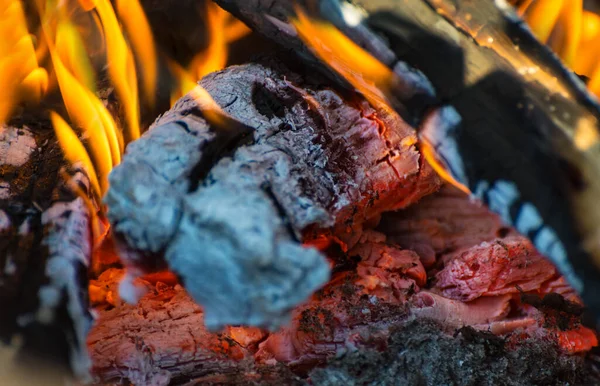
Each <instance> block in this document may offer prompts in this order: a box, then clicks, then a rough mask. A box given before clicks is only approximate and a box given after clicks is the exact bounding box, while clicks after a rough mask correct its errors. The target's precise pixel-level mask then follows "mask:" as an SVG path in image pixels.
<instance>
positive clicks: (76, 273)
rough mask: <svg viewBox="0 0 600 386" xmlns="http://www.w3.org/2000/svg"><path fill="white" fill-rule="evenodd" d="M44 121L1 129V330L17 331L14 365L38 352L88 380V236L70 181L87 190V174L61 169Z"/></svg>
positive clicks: (11, 334)
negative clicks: (67, 174) (19, 343)
mask: <svg viewBox="0 0 600 386" xmlns="http://www.w3.org/2000/svg"><path fill="white" fill-rule="evenodd" d="M47 124H48V122H47V121H43V120H41V121H39V122H38V123H37V124H36V125H26V124H21V125H20V126H14V125H8V126H2V127H0V138H2V140H1V141H0V146H1V147H0V170H1V171H2V180H3V181H2V190H1V192H2V193H1V197H0V218H1V220H0V222H1V223H2V225H1V227H0V240H1V242H0V266H2V267H3V268H2V270H1V271H0V308H1V309H2V313H1V316H0V335H1V336H2V338H3V340H5V341H11V340H12V339H14V338H15V337H20V341H21V342H22V343H21V348H20V353H19V354H18V358H20V359H19V362H22V363H18V362H15V363H14V364H13V365H14V366H20V365H23V364H26V363H31V360H33V358H39V357H41V359H42V360H44V361H46V360H51V361H55V362H56V363H57V364H59V365H61V366H64V367H62V369H63V372H64V373H68V372H69V370H68V368H69V365H70V367H71V368H72V370H73V371H74V373H75V374H76V375H77V376H78V377H80V378H81V379H86V378H87V377H89V373H88V371H89V366H90V362H89V358H88V355H87V349H86V345H85V338H86V336H87V333H88V331H89V328H90V326H91V322H92V317H91V314H90V312H89V310H88V306H89V302H88V296H87V276H88V272H87V267H88V265H89V263H90V258H91V247H92V246H91V242H92V240H91V234H90V223H89V221H90V220H89V214H88V209H87V207H86V205H85V204H84V200H83V198H81V197H79V196H78V195H77V194H75V193H74V192H73V190H72V189H71V188H70V185H69V184H71V183H75V184H77V185H78V186H79V188H80V189H81V191H82V192H84V194H86V195H88V196H89V197H91V193H90V190H89V181H88V179H87V177H86V176H85V174H84V173H83V172H81V171H77V170H72V171H70V172H69V171H68V170H69V169H67V168H66V164H65V161H64V160H63V157H62V153H61V151H60V148H59V146H58V144H57V143H56V140H55V139H54V138H53V135H52V131H51V129H50V127H49V125H47ZM62 172H65V173H67V172H69V173H70V174H71V175H70V176H69V184H67V182H66V180H65V179H63V177H62V176H61V173H62ZM27 358H29V359H27ZM64 373H63V374H62V375H61V377H62V376H64ZM49 382H50V381H49Z"/></svg>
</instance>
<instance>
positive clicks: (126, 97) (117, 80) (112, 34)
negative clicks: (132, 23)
mask: <svg viewBox="0 0 600 386" xmlns="http://www.w3.org/2000/svg"><path fill="white" fill-rule="evenodd" d="M94 4H95V5H96V8H95V9H96V11H97V12H98V15H99V16H100V20H101V21H102V26H103V29H104V35H105V39H106V54H107V61H108V75H109V77H110V79H111V81H112V83H113V85H114V86H115V90H116V92H117V96H118V97H119V100H120V102H121V103H122V105H123V107H124V113H125V121H126V130H125V132H124V137H125V141H126V142H130V141H133V140H135V139H137V138H139V136H140V123H139V103H138V94H137V75H136V72H135V62H134V59H133V54H132V52H131V50H130V49H129V46H128V45H127V42H126V41H125V38H124V37H123V33H122V32H121V29H120V27H119V22H118V20H117V16H116V15H115V11H114V9H113V8H112V6H111V4H110V1H108V0H95V1H94Z"/></svg>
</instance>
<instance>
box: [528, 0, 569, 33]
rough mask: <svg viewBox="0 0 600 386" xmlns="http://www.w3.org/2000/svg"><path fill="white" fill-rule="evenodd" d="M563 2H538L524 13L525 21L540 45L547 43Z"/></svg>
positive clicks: (554, 0) (552, 0)
mask: <svg viewBox="0 0 600 386" xmlns="http://www.w3.org/2000/svg"><path fill="white" fill-rule="evenodd" d="M564 2H565V0H538V1H534V2H533V3H532V4H531V5H530V6H529V8H528V9H527V10H526V11H525V20H527V23H529V26H530V27H531V31H532V32H533V33H534V35H535V36H536V37H537V38H538V39H539V40H540V41H541V42H542V43H546V42H547V41H548V38H549V37H550V33H551V32H552V29H553V28H554V26H555V25H556V22H557V20H558V17H559V15H560V11H561V10H562V7H563V4H564Z"/></svg>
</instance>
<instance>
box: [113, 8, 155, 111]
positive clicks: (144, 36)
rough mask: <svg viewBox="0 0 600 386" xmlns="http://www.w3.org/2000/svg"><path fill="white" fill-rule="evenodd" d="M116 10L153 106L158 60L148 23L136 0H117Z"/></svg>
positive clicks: (146, 93)
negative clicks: (137, 61)
mask: <svg viewBox="0 0 600 386" xmlns="http://www.w3.org/2000/svg"><path fill="white" fill-rule="evenodd" d="M117 11H118V14H119V18H120V19H121V21H123V24H124V26H125V29H126V30H127V35H128V36H129V38H130V40H131V45H132V47H133V51H134V52H135V54H136V56H137V59H138V60H139V62H140V63H141V64H142V65H141V66H140V67H141V68H142V69H143V71H142V75H143V76H142V77H143V80H144V82H143V86H144V93H145V95H146V97H147V98H148V101H149V103H150V105H151V106H154V102H155V99H156V98H155V93H156V78H157V72H158V67H157V65H158V62H157V58H156V47H155V45H154V37H153V36H152V30H151V29H150V24H149V23H148V19H147V18H146V15H145V14H144V10H143V9H142V6H141V5H140V3H139V2H138V0H126V1H124V0H118V1H117Z"/></svg>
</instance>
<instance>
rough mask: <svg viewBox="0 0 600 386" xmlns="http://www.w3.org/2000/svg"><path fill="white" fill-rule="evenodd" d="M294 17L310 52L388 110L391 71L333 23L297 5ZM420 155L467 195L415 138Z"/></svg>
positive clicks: (425, 144)
mask: <svg viewBox="0 0 600 386" xmlns="http://www.w3.org/2000/svg"><path fill="white" fill-rule="evenodd" d="M296 13H297V16H298V19H297V20H292V24H293V25H294V26H295V27H296V30H297V31H298V34H299V35H300V37H301V38H302V40H304V42H305V43H306V44H307V45H308V46H309V47H310V48H311V49H312V50H313V52H314V53H315V54H316V55H317V56H318V57H319V58H320V59H321V60H322V61H324V62H325V63H326V64H327V65H329V67H331V68H332V69H333V70H335V71H336V72H337V73H338V74H339V75H340V76H342V77H343V78H344V79H346V80H347V81H348V82H349V83H350V84H351V85H352V86H354V87H355V88H356V90H357V91H359V92H360V93H361V94H362V95H364V96H365V98H367V100H368V101H369V103H371V104H372V105H374V106H375V107H378V108H384V109H388V110H391V107H390V106H389V103H388V101H387V98H386V96H385V95H389V92H390V91H391V88H392V87H393V83H394V80H393V79H394V74H393V72H392V71H391V70H390V69H389V68H388V67H387V66H386V65H385V64H383V63H381V62H380V61H379V60H377V59H376V58H375V57H373V56H372V55H371V54H369V53H368V52H367V51H365V50H363V49H362V48H361V47H359V46H358V45H357V44H356V43H354V42H353V41H352V40H350V39H349V38H348V37H346V36H345V35H344V34H343V33H342V32H341V31H339V30H338V29H337V28H335V26H333V25H331V24H329V23H326V22H322V21H316V20H311V19H310V18H309V17H308V16H306V14H304V12H303V11H302V10H301V9H299V8H297V9H296ZM419 142H420V145H421V146H420V148H421V154H422V155H423V157H424V158H425V160H426V161H427V162H428V163H429V165H431V167H432V168H433V169H434V170H435V171H436V172H437V174H438V175H439V176H440V177H441V178H442V179H444V180H445V181H446V182H448V183H450V184H452V185H454V186H456V187H457V188H458V189H460V190H462V191H463V192H465V193H467V194H470V191H469V189H468V188H467V187H466V186H465V185H463V184H461V183H459V182H458V181H456V179H454V178H453V177H452V175H451V173H450V172H449V171H447V170H446V169H445V168H444V166H443V165H442V164H441V163H440V162H439V161H438V160H437V158H436V153H435V150H434V149H433V147H432V146H431V144H430V143H429V142H428V141H427V139H426V138H424V137H422V138H419Z"/></svg>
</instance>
